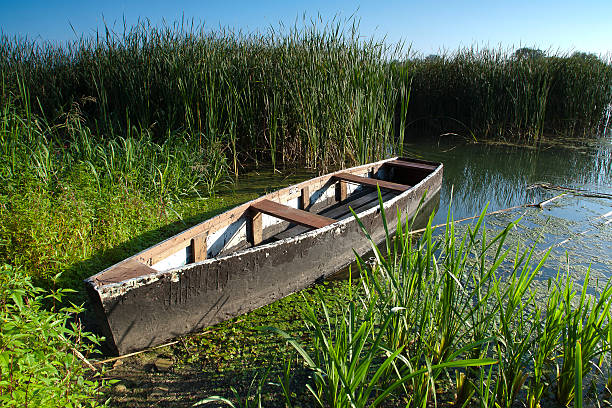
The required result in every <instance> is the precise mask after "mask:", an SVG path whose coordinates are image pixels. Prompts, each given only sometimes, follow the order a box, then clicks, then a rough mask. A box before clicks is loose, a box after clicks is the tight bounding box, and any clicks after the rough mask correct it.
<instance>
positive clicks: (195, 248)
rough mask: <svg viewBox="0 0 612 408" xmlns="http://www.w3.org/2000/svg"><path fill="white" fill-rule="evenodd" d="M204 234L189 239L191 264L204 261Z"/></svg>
mask: <svg viewBox="0 0 612 408" xmlns="http://www.w3.org/2000/svg"><path fill="white" fill-rule="evenodd" d="M206 237H207V234H206V233H202V234H200V235H196V236H195V237H193V238H192V239H191V253H192V255H193V262H201V261H203V260H205V259H206V252H207V250H208V248H206Z"/></svg>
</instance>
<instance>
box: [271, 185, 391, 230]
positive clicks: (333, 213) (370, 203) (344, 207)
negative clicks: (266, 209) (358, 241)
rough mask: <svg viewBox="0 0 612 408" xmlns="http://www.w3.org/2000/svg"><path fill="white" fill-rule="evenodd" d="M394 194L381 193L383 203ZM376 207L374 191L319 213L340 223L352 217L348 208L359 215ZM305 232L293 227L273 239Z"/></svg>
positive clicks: (376, 201)
mask: <svg viewBox="0 0 612 408" xmlns="http://www.w3.org/2000/svg"><path fill="white" fill-rule="evenodd" d="M395 194H396V193H394V192H383V193H382V198H383V201H385V200H387V199H388V198H391V197H392V196H394V195H395ZM377 205H378V192H376V191H374V192H371V193H369V194H365V195H362V196H361V197H359V198H356V199H355V200H351V201H349V202H347V203H342V204H341V205H339V206H335V207H332V208H329V209H327V210H324V211H322V212H321V213H320V215H323V216H325V217H329V218H333V219H335V220H336V221H340V220H343V219H345V218H348V217H352V216H353V214H352V213H351V210H350V208H352V209H353V211H355V213H357V214H359V213H360V212H362V211H366V210H369V209H370V208H372V207H375V206H377ZM349 207H350V208H349ZM306 231H308V228H306V227H303V226H301V225H297V226H295V227H292V228H289V229H286V230H285V231H283V232H280V233H278V234H276V235H275V236H274V239H275V240H277V241H280V240H281V239H285V238H290V237H294V236H296V235H299V234H302V233H304V232H306Z"/></svg>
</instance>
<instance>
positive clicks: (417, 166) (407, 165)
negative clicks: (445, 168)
mask: <svg viewBox="0 0 612 408" xmlns="http://www.w3.org/2000/svg"><path fill="white" fill-rule="evenodd" d="M385 165H388V166H394V167H401V168H404V169H412V170H427V171H434V170H435V169H436V167H437V166H436V165H433V164H427V163H418V162H411V161H406V160H391V161H388V162H386V163H385Z"/></svg>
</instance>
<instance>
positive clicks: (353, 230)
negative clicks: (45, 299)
mask: <svg viewBox="0 0 612 408" xmlns="http://www.w3.org/2000/svg"><path fill="white" fill-rule="evenodd" d="M441 182H442V166H441V165H440V166H439V167H438V168H436V170H435V171H433V172H432V173H431V174H429V175H428V176H427V177H425V178H424V179H423V180H421V181H420V182H419V183H418V184H417V185H415V186H414V187H412V188H410V189H409V190H407V191H405V192H403V193H401V194H399V195H397V196H395V197H393V198H392V199H391V200H389V201H386V202H384V208H385V212H386V214H387V217H388V221H389V222H388V224H389V227H390V229H391V231H394V229H395V227H396V214H397V213H398V210H399V211H400V214H401V216H402V220H403V221H404V220H405V219H406V218H407V217H411V216H413V215H414V213H415V212H416V210H417V207H418V205H419V202H420V201H421V198H422V197H425V202H427V201H429V200H431V199H432V198H433V197H437V194H438V193H439V189H440V186H441ZM359 217H360V219H361V221H362V222H363V224H364V225H365V227H366V228H367V230H368V231H369V232H370V234H371V236H372V238H373V239H374V240H376V241H380V240H382V239H383V238H384V229H383V228H382V220H381V215H380V210H379V209H378V208H376V207H373V208H371V209H369V210H367V211H364V212H362V213H360V214H359ZM370 249H371V245H370V243H369V241H368V240H367V239H366V238H365V237H364V234H363V232H362V231H361V229H360V227H359V225H358V223H357V222H356V221H355V220H354V219H353V218H352V217H350V218H346V219H344V220H341V221H338V222H336V223H334V224H332V225H328V226H326V227H323V228H318V229H315V230H312V231H308V232H305V233H302V234H300V235H297V236H295V237H291V238H287V239H283V240H281V241H278V242H273V243H268V244H262V245H259V246H254V247H252V248H247V249H243V250H239V251H237V252H234V253H230V254H228V255H226V256H220V257H217V258H212V259H206V260H204V261H202V262H197V263H192V264H187V265H185V266H182V267H179V268H175V269H171V270H168V271H162V272H158V271H153V272H152V273H150V274H148V275H145V276H139V277H136V278H133V279H127V280H124V281H121V282H116V283H112V284H108V285H101V284H100V283H99V282H98V281H96V279H95V277H92V278H90V279H88V280H87V281H86V286H87V289H88V291H89V294H90V297H91V298H92V300H93V301H94V302H95V305H94V307H95V308H96V309H97V312H98V315H99V320H100V321H101V322H103V324H104V326H105V327H104V332H105V333H104V334H105V336H106V337H107V343H108V344H109V345H110V347H111V348H113V349H114V351H115V352H117V353H119V354H125V353H128V352H131V351H135V350H139V349H143V348H147V347H151V346H155V345H158V344H162V343H163V342H165V341H167V340H169V339H172V338H174V337H177V336H180V335H184V334H187V333H190V332H193V331H196V330H199V329H202V328H204V327H207V326H211V325H214V324H216V323H219V322H222V321H224V320H227V319H230V318H233V317H235V316H238V315H241V314H244V313H247V312H249V311H251V310H254V309H256V308H259V307H261V306H264V305H267V304H269V303H272V302H274V301H276V300H278V299H281V298H283V297H285V296H287V295H289V294H291V293H293V292H296V291H298V290H301V289H304V288H306V287H308V286H310V285H312V284H313V283H314V282H317V281H319V280H322V279H324V278H326V277H327V276H329V275H332V274H333V273H335V272H336V271H338V270H339V269H341V268H342V267H344V266H346V265H348V264H349V263H350V262H352V261H354V252H353V251H355V252H356V253H358V254H365V253H366V252H368V251H369V250H370Z"/></svg>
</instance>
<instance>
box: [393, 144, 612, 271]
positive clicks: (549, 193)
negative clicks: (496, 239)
mask: <svg viewBox="0 0 612 408" xmlns="http://www.w3.org/2000/svg"><path fill="white" fill-rule="evenodd" d="M405 154H406V155H410V156H414V157H422V158H425V159H428V160H433V161H441V162H443V163H444V183H443V186H442V192H441V198H440V211H439V212H438V214H437V215H436V218H435V220H434V222H435V223H436V224H441V223H444V222H445V220H446V212H447V211H446V210H447V208H448V205H449V202H450V197H451V190H452V192H453V193H452V194H453V199H452V208H453V214H454V217H455V219H460V218H465V217H470V216H473V215H475V214H478V213H479V212H480V211H481V210H482V209H483V208H484V207H485V205H486V204H487V203H490V204H489V208H488V211H494V210H498V209H503V208H508V207H513V206H517V205H521V204H525V203H538V202H542V201H544V200H547V199H549V198H552V197H554V196H556V195H558V194H560V193H561V192H562V191H557V190H554V189H547V188H542V187H540V186H535V187H534V185H537V184H540V183H549V184H550V185H557V186H563V187H570V188H579V189H584V190H588V191H593V192H599V193H604V194H611V193H612V138H607V139H603V140H597V141H594V142H593V141H591V142H584V141H567V142H566V143H565V145H563V146H554V147H541V148H539V149H530V148H521V147H512V146H503V145H484V144H468V143H465V142H463V141H457V140H451V139H442V140H441V141H440V142H439V143H431V141H421V142H412V143H410V144H407V145H406V146H405ZM530 187H532V188H530ZM610 211H612V199H609V198H594V197H584V196H581V195H574V194H567V195H565V196H563V197H561V198H559V199H558V200H555V201H554V202H553V203H551V204H550V205H547V206H546V207H544V209H538V208H526V209H520V210H516V211H511V212H509V213H506V214H499V215H497V216H495V217H490V219H489V220H487V222H488V223H489V225H497V226H499V227H501V226H503V225H504V224H505V223H507V222H509V221H511V220H513V219H516V218H517V217H519V216H522V217H523V220H522V221H521V224H520V225H521V227H520V228H518V229H517V231H515V232H513V233H514V234H515V235H516V237H515V238H516V240H517V241H518V240H520V241H521V242H524V243H528V244H529V243H532V242H536V240H537V242H538V250H539V251H540V253H543V251H545V250H546V249H547V248H548V247H549V246H554V248H553V253H552V256H551V260H550V261H549V262H548V267H547V268H546V271H545V275H547V276H550V275H551V274H554V273H556V270H557V268H559V266H560V265H561V264H562V263H563V260H564V259H565V255H566V253H567V255H568V256H569V258H570V259H572V260H573V261H574V262H572V264H573V265H574V267H573V268H572V269H574V270H575V271H578V272H576V273H577V274H578V275H583V274H584V273H585V271H586V268H588V266H589V265H591V268H592V270H593V272H595V274H596V275H601V276H604V275H605V276H607V277H609V276H612V256H611V254H612V214H609V215H608V216H606V214H607V213H608V212H610Z"/></svg>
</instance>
